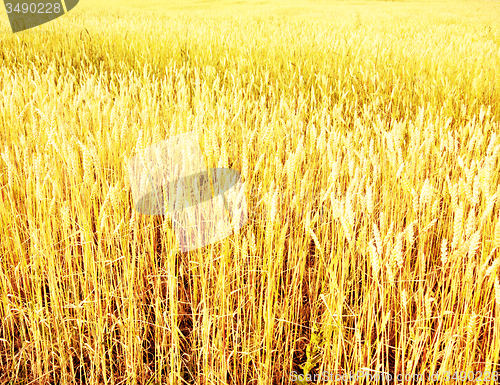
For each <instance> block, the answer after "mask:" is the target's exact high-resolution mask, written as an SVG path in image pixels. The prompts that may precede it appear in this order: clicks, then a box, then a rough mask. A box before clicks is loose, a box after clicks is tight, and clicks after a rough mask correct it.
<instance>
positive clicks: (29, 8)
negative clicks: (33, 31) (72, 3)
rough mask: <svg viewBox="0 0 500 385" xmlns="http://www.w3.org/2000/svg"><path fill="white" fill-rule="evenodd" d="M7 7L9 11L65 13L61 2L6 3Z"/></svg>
mask: <svg viewBox="0 0 500 385" xmlns="http://www.w3.org/2000/svg"><path fill="white" fill-rule="evenodd" d="M5 8H6V9H7V13H13V12H15V13H63V10H62V9H61V4H59V3H56V4H52V3H38V4H37V3H30V4H28V3H22V4H19V3H18V4H15V5H14V4H12V3H5Z"/></svg>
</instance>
